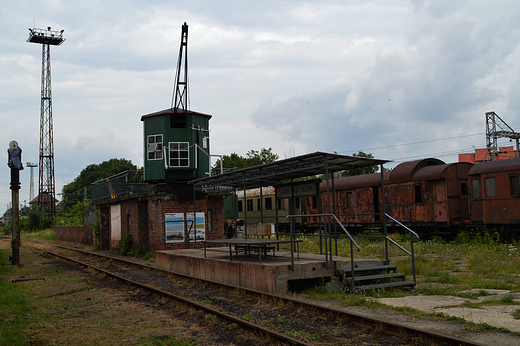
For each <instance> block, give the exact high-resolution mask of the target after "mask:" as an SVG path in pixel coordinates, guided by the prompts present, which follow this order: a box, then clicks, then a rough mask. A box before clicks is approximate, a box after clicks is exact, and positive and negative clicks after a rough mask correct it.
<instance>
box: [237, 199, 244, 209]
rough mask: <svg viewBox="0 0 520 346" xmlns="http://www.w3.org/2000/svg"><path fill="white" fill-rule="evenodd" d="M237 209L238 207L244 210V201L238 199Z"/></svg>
mask: <svg viewBox="0 0 520 346" xmlns="http://www.w3.org/2000/svg"><path fill="white" fill-rule="evenodd" d="M237 209H238V211H244V207H243V206H242V201H238V205H237Z"/></svg>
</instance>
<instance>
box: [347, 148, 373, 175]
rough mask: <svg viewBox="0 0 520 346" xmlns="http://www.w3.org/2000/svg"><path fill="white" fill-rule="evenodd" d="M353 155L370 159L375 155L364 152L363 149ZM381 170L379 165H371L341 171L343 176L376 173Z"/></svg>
mask: <svg viewBox="0 0 520 346" xmlns="http://www.w3.org/2000/svg"><path fill="white" fill-rule="evenodd" d="M352 156H356V157H366V158H369V159H373V158H374V156H373V155H372V154H370V153H364V152H363V151H361V150H360V151H359V152H358V153H357V154H352ZM378 170H379V166H377V165H375V166H370V167H362V168H361V167H360V168H353V169H347V170H345V171H343V172H341V176H342V177H351V176H354V175H362V174H372V173H376V172H377V171H378Z"/></svg>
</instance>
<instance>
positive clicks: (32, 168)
mask: <svg viewBox="0 0 520 346" xmlns="http://www.w3.org/2000/svg"><path fill="white" fill-rule="evenodd" d="M25 165H26V166H27V167H30V168H31V178H30V181H29V202H32V200H33V199H34V167H38V165H37V164H35V163H32V162H27V163H26V164H25Z"/></svg>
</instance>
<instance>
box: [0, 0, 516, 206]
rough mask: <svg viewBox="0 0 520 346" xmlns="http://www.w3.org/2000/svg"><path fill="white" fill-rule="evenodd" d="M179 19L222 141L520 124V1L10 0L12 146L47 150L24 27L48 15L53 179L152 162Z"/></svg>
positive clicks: (413, 139)
mask: <svg viewBox="0 0 520 346" xmlns="http://www.w3.org/2000/svg"><path fill="white" fill-rule="evenodd" d="M184 22H187V23H188V25H189V36H188V60H189V91H190V96H189V98H190V109H192V110H194V111H199V112H203V113H208V114H212V115H213V118H212V120H211V122H210V126H211V150H212V154H230V153H232V152H236V153H237V154H239V155H245V154H246V152H247V151H248V150H251V149H255V150H259V149H261V148H269V147H270V148H272V149H273V151H274V152H275V153H277V154H278V155H279V156H280V158H286V157H290V156H294V155H301V154H306V153H310V152H315V151H325V152H337V153H340V154H345V155H351V154H352V153H356V152H358V151H359V150H363V151H365V152H369V153H372V154H373V155H374V156H375V157H376V158H381V159H389V160H394V161H395V162H396V163H397V162H402V161H407V160H413V159H418V158H424V157H432V156H433V157H438V158H440V159H442V160H444V161H446V162H454V161H457V153H462V152H470V151H472V150H473V149H474V148H481V147H484V146H485V113H486V112H487V111H495V112H496V113H497V114H499V115H500V116H501V118H502V119H504V120H505V121H506V122H507V123H508V124H509V125H510V126H511V127H513V128H514V129H515V130H518V129H520V98H518V97H517V96H515V95H518V93H519V91H520V78H519V76H520V74H519V67H520V49H519V41H520V33H519V29H520V2H516V1H499V0H496V1H492V2H491V1H478V0H468V1H464V0H457V1H453V0H449V1H442V0H435V1H429V0H424V1H421V0H402V1H399V0H396V1H386V0H380V1H349V0H343V1H323V0H320V1H308V0H307V1H306V0H298V1H296V0H294V1H292V0H288V1H279V0H277V1H270V0H266V1H247V2H246V1H208V0H193V1H192V0H190V1H176V0H169V1H163V0H148V1H140V0H134V1H132V0H113V1H96V0H90V1H73V0H67V1H61V0H38V1H32V0H21V1H2V2H1V4H0V28H1V32H2V34H1V36H0V73H1V78H0V91H1V92H0V119H1V128H2V131H1V133H2V138H3V143H4V148H5V150H7V148H8V144H9V142H10V141H11V140H12V139H15V140H17V141H18V143H19V145H20V147H21V148H22V149H23V161H24V162H27V161H32V162H38V143H39V118H40V88H41V80H40V79H41V55H42V48H41V45H38V44H33V43H27V42H26V40H27V38H28V35H29V31H28V28H33V27H36V28H46V27H48V26H50V27H51V28H52V29H53V30H62V29H63V30H64V36H65V38H66V41H65V42H64V43H63V45H61V46H59V47H51V64H52V97H53V99H52V105H53V120H54V145H55V153H54V156H55V175H56V191H57V192H61V188H62V186H63V185H64V184H67V183H69V182H71V181H72V180H73V179H74V178H75V177H76V176H77V175H78V174H79V172H80V171H81V170H82V169H83V168H85V167H86V166H87V165H89V164H92V163H101V162H103V161H106V160H109V159H111V158H126V159H129V160H132V162H133V163H134V164H136V165H138V166H142V164H143V144H142V131H143V130H142V123H141V121H140V117H141V116H142V115H144V114H148V113H152V112H155V111H159V110H163V109H166V108H169V107H170V105H171V100H172V91H173V83H174V78H175V68H176V64H177V57H178V52H179V45H180V35H181V25H182V24H183V23H184ZM499 144H501V145H509V140H507V139H504V140H501V141H499ZM4 152H5V151H4ZM5 155H6V156H7V154H5ZM5 160H6V161H7V158H6V159H5ZM394 165H395V163H394ZM391 166H392V165H389V167H391ZM4 167H5V168H4V169H3V173H1V177H2V179H1V182H0V212H3V210H5V208H6V207H7V204H8V203H9V202H10V200H11V195H10V190H9V170H8V168H7V166H4ZM35 176H36V178H35V180H36V184H37V176H38V173H37V171H36V172H35ZM21 180H22V190H21V195H20V200H21V201H22V203H23V201H24V200H28V199H29V169H26V170H24V171H23V172H22V173H21ZM37 189H38V188H37V186H36V187H35V190H36V192H37Z"/></svg>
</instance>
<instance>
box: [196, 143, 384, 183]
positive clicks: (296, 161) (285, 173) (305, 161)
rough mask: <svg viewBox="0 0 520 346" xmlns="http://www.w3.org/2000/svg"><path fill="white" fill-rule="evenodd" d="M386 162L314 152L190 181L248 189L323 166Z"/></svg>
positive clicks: (334, 168)
mask: <svg viewBox="0 0 520 346" xmlns="http://www.w3.org/2000/svg"><path fill="white" fill-rule="evenodd" d="M387 162H390V161H389V160H380V159H372V158H366V157H357V156H345V155H338V154H328V153H323V152H316V153H312V154H307V155H301V156H297V157H293V158H290V159H285V160H280V161H275V162H272V163H267V164H265V165H259V166H254V167H249V168H244V169H237V170H233V171H230V172H227V173H223V174H218V175H214V176H211V177H207V178H201V179H196V180H192V181H191V182H190V183H192V184H194V185H195V188H196V189H217V188H218V187H221V186H229V187H237V188H240V189H243V188H244V185H245V188H246V189H249V188H254V187H259V186H274V185H277V184H280V183H284V182H289V181H291V179H299V178H306V177H311V176H318V175H321V174H324V173H325V172H326V169H328V172H329V173H332V172H339V171H344V170H347V169H352V168H363V167H371V166H379V165H381V164H384V163H387Z"/></svg>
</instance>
